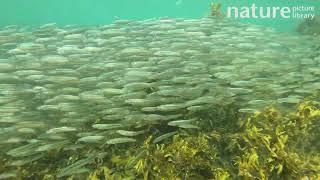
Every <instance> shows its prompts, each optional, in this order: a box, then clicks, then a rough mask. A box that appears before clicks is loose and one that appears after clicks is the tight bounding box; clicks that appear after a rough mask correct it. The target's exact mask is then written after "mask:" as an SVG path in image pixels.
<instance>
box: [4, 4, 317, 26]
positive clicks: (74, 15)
mask: <svg viewBox="0 0 320 180" xmlns="http://www.w3.org/2000/svg"><path fill="white" fill-rule="evenodd" d="M211 2H212V1H210V0H201V1H196V0H120V1H111V0H31V1H28V0H2V1H1V3H0V4H1V6H0V25H2V26H3V25H13V24H19V25H40V24H45V23H50V22H55V23H57V24H59V25H65V24H82V25H95V24H107V23H111V22H112V21H114V20H115V19H135V20H136V19H137V20H141V19H150V18H159V17H180V18H200V17H203V16H206V15H208V14H209V13H210V3H211ZM215 2H220V3H222V5H223V10H224V11H226V8H227V7H229V6H251V4H252V3H255V4H256V5H257V6H262V7H268V6H279V7H283V6H289V7H290V6H302V5H304V6H314V7H316V12H315V13H316V14H319V7H320V1H319V0H271V1H270V0H249V1H248V0H246V1H244V0H223V1H222V0H219V1H215ZM242 21H245V22H250V23H256V24H263V25H267V26H272V27H276V28H277V29H278V30H281V31H290V30H292V28H293V27H294V26H295V25H296V24H297V22H298V21H299V20H297V19H282V18H276V19H264V20H262V19H252V18H251V19H246V20H242Z"/></svg>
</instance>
